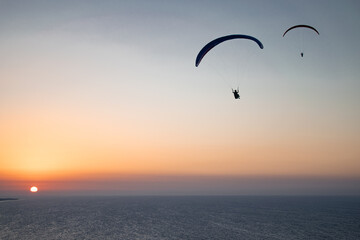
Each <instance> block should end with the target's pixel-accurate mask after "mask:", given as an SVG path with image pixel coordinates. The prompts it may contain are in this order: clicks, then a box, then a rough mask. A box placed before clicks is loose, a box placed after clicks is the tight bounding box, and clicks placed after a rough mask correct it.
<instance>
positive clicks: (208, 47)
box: [195, 34, 264, 67]
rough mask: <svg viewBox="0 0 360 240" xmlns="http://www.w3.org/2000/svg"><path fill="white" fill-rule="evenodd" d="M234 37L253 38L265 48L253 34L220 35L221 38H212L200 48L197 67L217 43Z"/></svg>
mask: <svg viewBox="0 0 360 240" xmlns="http://www.w3.org/2000/svg"><path fill="white" fill-rule="evenodd" d="M232 39H249V40H252V41H254V42H256V43H257V44H258V45H259V47H260V48H261V49H263V48H264V46H263V45H262V43H261V42H260V41H259V40H258V39H256V38H254V37H252V36H248V35H242V34H234V35H228V36H224V37H219V38H217V39H215V40H212V41H211V42H209V43H208V44H206V45H205V46H204V47H203V48H202V49H201V50H200V52H199V54H198V55H197V57H196V61H195V66H196V67H197V66H199V64H200V62H201V60H202V59H203V57H204V56H205V55H206V54H207V53H208V52H209V51H210V50H211V49H212V48H214V47H215V46H216V45H218V44H220V43H222V42H224V41H228V40H232Z"/></svg>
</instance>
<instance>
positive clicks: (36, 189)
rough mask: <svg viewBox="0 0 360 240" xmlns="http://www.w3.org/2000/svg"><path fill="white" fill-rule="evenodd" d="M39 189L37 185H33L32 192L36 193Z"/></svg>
mask: <svg viewBox="0 0 360 240" xmlns="http://www.w3.org/2000/svg"><path fill="white" fill-rule="evenodd" d="M37 191H38V188H37V187H35V186H32V187H31V188H30V192H33V193H36V192H37Z"/></svg>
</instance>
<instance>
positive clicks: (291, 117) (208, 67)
mask: <svg viewBox="0 0 360 240" xmlns="http://www.w3.org/2000/svg"><path fill="white" fill-rule="evenodd" d="M359 11H360V3H359V2H358V1H355V0H354V1H350V0H346V1H335V0H334V1H332V0H311V1H301V2H300V1H288V0H271V1H268V0H264V1H260V0H256V1H230V0H229V1H212V0H209V1H162V0H153V1H140V0H135V1H125V0H124V1H111V0H107V1H96V0H90V1H82V0H78V1H67V0H62V1H40V0H32V1H17V0H14V1H13V0H11V1H10V0H9V1H8V0H0V133H1V134H0V195H9V194H10V195H11V194H13V193H15V192H16V193H26V192H28V189H29V188H30V186H32V185H36V186H38V188H39V193H41V192H42V193H48V194H82V193H86V194H270V195H271V194H360V187H359V186H360V184H359V183H360V124H359V123H360V107H359V103H360V94H359V91H360V68H359V66H360V47H359V44H358V43H359V42H360V32H359V31H358V29H360V15H359V14H358V13H359ZM298 24H307V25H311V26H313V27H315V28H316V29H317V30H318V31H319V33H320V35H317V34H316V33H314V32H313V31H311V30H308V29H306V30H305V29H294V30H292V31H290V32H289V33H287V35H286V36H285V37H282V35H283V33H284V32H285V31H286V29H288V28H289V27H291V26H293V25H298ZM229 34H245V35H250V36H254V37H256V38H257V39H259V40H260V41H261V42H262V43H263V45H264V49H260V48H258V46H257V45H256V44H255V43H254V42H251V41H249V40H233V41H229V42H226V43H223V44H221V45H219V46H217V47H215V48H214V49H213V50H212V51H210V52H209V53H208V54H207V55H206V56H205V57H204V59H203V61H202V62H201V64H200V65H199V67H195V58H196V55H197V54H198V52H199V51H200V49H201V48H202V47H203V46H204V45H205V44H207V43H208V42H210V41H211V40H213V39H215V38H217V37H220V36H224V35H229ZM300 52H304V57H300ZM238 87H239V89H240V96H241V99H240V100H235V99H234V97H233V94H232V93H231V88H238Z"/></svg>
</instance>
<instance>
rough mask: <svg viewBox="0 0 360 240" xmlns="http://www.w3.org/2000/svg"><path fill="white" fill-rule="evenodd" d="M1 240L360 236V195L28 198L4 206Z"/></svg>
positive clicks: (0, 216) (0, 212) (0, 211)
mask: <svg viewBox="0 0 360 240" xmlns="http://www.w3.org/2000/svg"><path fill="white" fill-rule="evenodd" d="M0 239H360V197H349V196H348V197H344V196H337V197H329V196H327V197H325V196H321V197H314V196H127V197H125V196H96V197H88V196H81V197H80V196H79V197H38V198H23V199H20V200H18V201H4V202H1V203H0Z"/></svg>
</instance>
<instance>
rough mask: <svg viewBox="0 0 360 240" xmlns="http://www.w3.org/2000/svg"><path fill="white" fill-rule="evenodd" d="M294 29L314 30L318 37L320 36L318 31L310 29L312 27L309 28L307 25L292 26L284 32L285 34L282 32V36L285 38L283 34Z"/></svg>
mask: <svg viewBox="0 0 360 240" xmlns="http://www.w3.org/2000/svg"><path fill="white" fill-rule="evenodd" d="M294 28H310V29H312V30H314V31H315V32H316V33H317V34H318V35H320V33H319V32H318V30H316V29H315V28H314V27H312V26H309V25H296V26H292V27H291V28H289V29H288V30H286V31H285V32H284V34H283V37H284V36H285V34H286V33H287V32H288V31H290V30H292V29H294Z"/></svg>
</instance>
